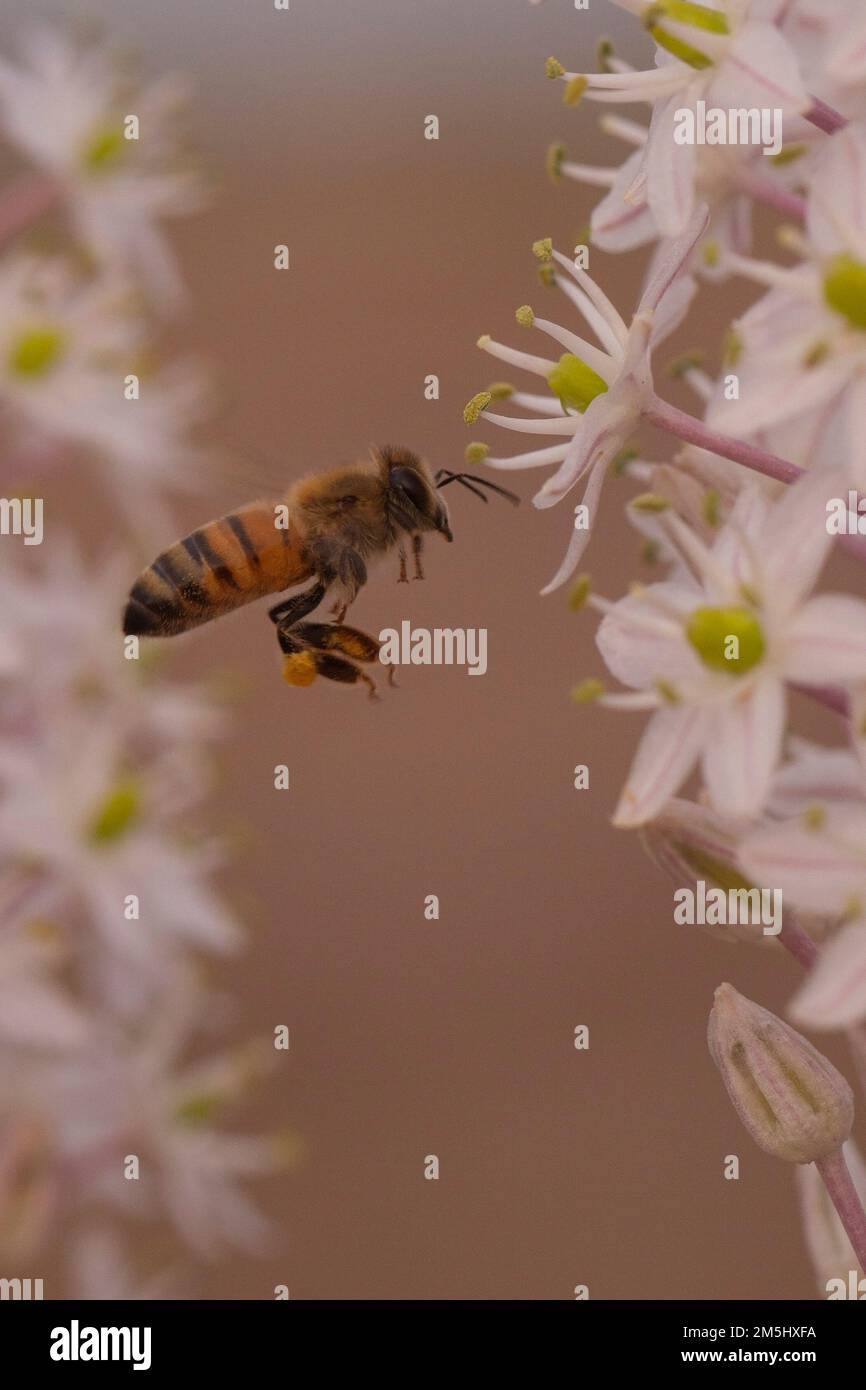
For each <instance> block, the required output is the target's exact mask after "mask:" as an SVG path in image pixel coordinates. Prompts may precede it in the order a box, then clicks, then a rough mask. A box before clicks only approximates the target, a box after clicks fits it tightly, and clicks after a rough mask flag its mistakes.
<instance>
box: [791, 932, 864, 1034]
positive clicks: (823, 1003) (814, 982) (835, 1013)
mask: <svg viewBox="0 0 866 1390" xmlns="http://www.w3.org/2000/svg"><path fill="white" fill-rule="evenodd" d="M789 1013H790V1015H791V1018H793V1019H794V1020H795V1022H797V1023H802V1024H805V1025H806V1026H807V1027H808V1028H849V1027H851V1025H852V1024H854V1023H860V1022H861V1021H862V1020H863V1019H866V922H864V921H862V920H861V921H858V922H850V923H849V924H848V926H846V927H843V928H842V930H841V931H840V932H838V933H837V934H836V936H834V937H833V938H832V940H831V941H830V942H829V943H828V944H827V945H826V946H824V948H823V949H822V951H821V955H820V956H819V958H818V962H817V964H816V965H815V967H814V968H813V969H812V971H811V972H810V974H809V977H808V979H807V980H806V983H805V984H804V985H803V986H802V988H801V989H800V990H799V991H798V992H797V994H795V996H794V998H793V999H792V1001H791V1005H790V1008H789Z"/></svg>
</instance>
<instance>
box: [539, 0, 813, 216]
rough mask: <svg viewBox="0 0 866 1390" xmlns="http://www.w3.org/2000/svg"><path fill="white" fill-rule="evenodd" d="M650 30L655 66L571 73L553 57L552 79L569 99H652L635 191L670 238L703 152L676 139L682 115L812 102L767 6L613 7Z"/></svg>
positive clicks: (797, 109) (690, 206) (801, 108)
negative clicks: (699, 108) (559, 81)
mask: <svg viewBox="0 0 866 1390" xmlns="http://www.w3.org/2000/svg"><path fill="white" fill-rule="evenodd" d="M616 3H617V4H619V5H621V7H622V8H623V9H627V10H630V11H631V12H632V13H633V14H636V15H639V16H640V17H641V18H643V19H644V22H645V23H647V27H648V28H649V31H650V33H651V34H652V36H653V38H654V39H655V41H656V43H657V44H658V50H657V53H656V64H657V66H656V67H655V68H652V69H650V70H649V71H646V72H635V71H632V70H630V69H628V68H627V67H626V65H625V64H617V69H618V70H617V71H608V72H601V73H576V72H566V71H565V69H564V68H563V67H562V65H561V64H560V63H558V62H556V60H554V59H551V60H550V61H549V63H548V73H549V75H550V76H551V77H557V78H562V79H563V81H565V82H566V83H567V87H566V101H568V102H569V103H571V104H573V103H575V102H577V101H579V100H580V99H581V97H584V96H585V97H586V98H588V99H590V100H592V101H603V102H649V103H650V105H651V106H652V108H653V114H652V120H651V123H650V129H649V135H648V138H647V144H646V149H645V154H644V159H643V161H642V163H641V166H640V168H639V169H636V178H635V180H634V185H633V186H634V189H635V191H640V192H641V193H643V192H644V190H645V196H646V198H647V201H648V204H649V206H650V208H651V209H652V215H653V219H654V221H655V223H656V226H657V227H658V228H659V230H660V231H661V233H662V235H664V236H679V235H680V234H681V233H682V232H683V230H684V228H685V227H686V226H687V224H688V222H689V219H690V217H691V216H692V213H693V210H694V207H695V199H696V179H697V165H698V160H697V146H696V145H695V144H694V143H679V142H678V141H677V140H676V139H675V130H676V125H677V120H678V113H680V112H682V111H685V110H691V111H692V112H694V111H696V110H697V106H698V103H699V102H703V103H705V105H706V107H707V108H710V107H712V108H718V109H721V110H723V111H729V110H738V109H746V110H750V109H751V110H758V111H761V110H770V111H776V110H780V111H781V112H782V116H783V120H784V118H785V117H787V116H795V115H797V114H799V113H801V112H805V111H806V110H808V108H809V106H810V105H811V101H810V97H809V95H808V93H807V91H806V88H805V86H804V84H803V80H802V77H801V75H800V69H799V64H798V61H797V56H796V54H795V53H794V51H793V49H792V48H791V46H790V44H789V43H788V41H787V40H786V39H785V37H784V35H783V34H782V33H781V32H780V30H779V29H777V28H776V27H775V25H774V24H773V23H772V22H768V20H767V18H765V16H764V15H763V14H762V13H761V6H762V0H723V2H720V3H714V4H712V5H708V4H695V3H691V0H659V3H656V4H652V5H649V6H648V5H647V4H646V3H645V0H616Z"/></svg>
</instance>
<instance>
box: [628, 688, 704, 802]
mask: <svg viewBox="0 0 866 1390" xmlns="http://www.w3.org/2000/svg"><path fill="white" fill-rule="evenodd" d="M706 732H707V713H706V711H705V710H703V709H699V708H688V707H682V706H671V707H668V708H665V709H660V710H659V711H658V712H657V713H656V714H654V715H653V716H652V718H651V719H650V721H649V723H648V724H647V726H646V729H645V730H644V733H643V737H642V738H641V741H640V744H639V746H638V750H637V754H636V755H635V759H634V762H633V763H632V766H631V770H630V772H629V774H628V778H627V779H626V784H625V787H624V788H623V792H622V796H621V797H620V799H619V804H618V806H617V808H616V811H615V812H614V815H613V823H614V825H617V826H620V827H623V828H626V827H629V826H635V825H645V824H646V822H647V821H650V820H652V819H653V817H654V816H655V815H657V813H658V812H659V811H660V810H661V808H662V807H663V806H664V804H665V802H666V801H668V800H669V799H670V798H671V797H672V796H674V795H675V794H676V793H677V792H678V791H679V789H680V787H681V785H682V783H683V782H684V781H685V779H686V778H687V777H688V775H689V773H690V772H691V770H692V768H693V767H694V765H695V763H696V762H697V759H698V757H699V755H700V752H701V747H702V745H703V742H704V739H705V736H706Z"/></svg>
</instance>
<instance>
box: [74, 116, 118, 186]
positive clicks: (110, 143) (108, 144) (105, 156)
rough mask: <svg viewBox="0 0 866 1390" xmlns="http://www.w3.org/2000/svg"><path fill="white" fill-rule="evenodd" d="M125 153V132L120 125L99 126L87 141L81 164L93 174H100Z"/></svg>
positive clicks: (82, 152)
mask: <svg viewBox="0 0 866 1390" xmlns="http://www.w3.org/2000/svg"><path fill="white" fill-rule="evenodd" d="M123 151H124V138H123V131H122V130H121V128H120V124H119V123H118V124H117V125H114V124H110V123H108V122H106V124H105V125H101V126H98V127H97V129H96V130H94V131H92V132H91V134H90V136H89V138H88V139H87V140H86V141H85V143H84V147H83V148H82V151H81V163H82V164H83V166H84V168H85V169H87V170H89V172H90V173H92V174H100V173H102V171H103V170H104V169H110V168H111V167H112V165H114V164H117V163H118V161H119V160H120V159H121V158H122V156H123Z"/></svg>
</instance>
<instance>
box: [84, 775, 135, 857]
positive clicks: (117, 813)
mask: <svg viewBox="0 0 866 1390" xmlns="http://www.w3.org/2000/svg"><path fill="white" fill-rule="evenodd" d="M140 810H141V791H140V788H139V785H138V783H137V781H136V780H135V778H134V777H124V778H121V779H120V781H118V783H117V785H116V786H115V787H113V788H112V790H111V791H110V792H109V793H108V795H107V796H106V798H105V800H104V801H103V803H102V805H101V806H99V807H97V809H96V812H95V814H94V816H93V818H92V820H91V821H90V824H89V826H88V827H87V838H88V839H89V841H90V843H91V844H93V845H106V844H111V843H112V842H113V841H114V840H119V839H120V837H121V836H122V835H124V834H125V833H126V831H127V830H129V829H130V828H131V827H132V826H133V825H134V823H135V822H136V820H137V819H138V815H139V812H140Z"/></svg>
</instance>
